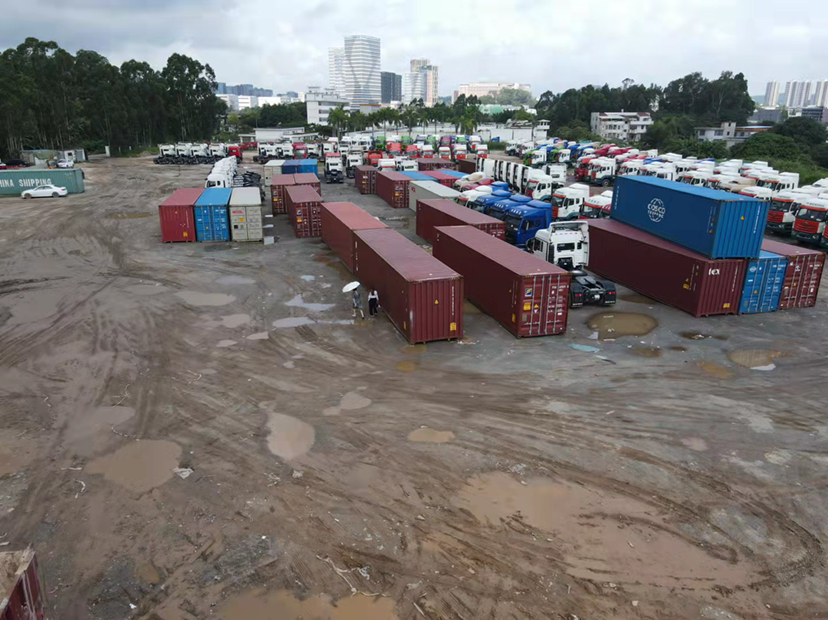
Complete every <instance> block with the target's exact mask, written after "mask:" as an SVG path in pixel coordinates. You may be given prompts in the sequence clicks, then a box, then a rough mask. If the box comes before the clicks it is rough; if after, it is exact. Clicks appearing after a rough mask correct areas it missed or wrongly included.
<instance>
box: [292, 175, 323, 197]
mask: <svg viewBox="0 0 828 620" xmlns="http://www.w3.org/2000/svg"><path fill="white" fill-rule="evenodd" d="M293 182H294V185H310V186H311V187H312V188H313V189H314V191H315V192H316V193H317V194H319V195H320V196H321V195H322V184H321V183H320V182H319V177H318V176H316V175H315V174H313V173H312V172H297V173H296V174H294V175H293Z"/></svg>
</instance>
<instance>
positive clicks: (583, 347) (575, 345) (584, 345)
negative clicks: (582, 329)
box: [569, 344, 601, 353]
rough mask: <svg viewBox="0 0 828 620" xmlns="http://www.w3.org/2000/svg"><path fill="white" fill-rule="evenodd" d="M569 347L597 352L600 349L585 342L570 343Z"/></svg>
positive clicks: (585, 351) (586, 351)
mask: <svg viewBox="0 0 828 620" xmlns="http://www.w3.org/2000/svg"><path fill="white" fill-rule="evenodd" d="M569 347H570V348H572V349H575V350H576V351H583V352H584V353H598V351H600V350H601V349H599V348H598V347H591V346H589V345H586V344H571V345H569Z"/></svg>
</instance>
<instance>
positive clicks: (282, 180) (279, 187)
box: [270, 174, 296, 215]
mask: <svg viewBox="0 0 828 620" xmlns="http://www.w3.org/2000/svg"><path fill="white" fill-rule="evenodd" d="M295 184H296V180H295V175H292V174H277V175H274V176H273V178H272V179H271V181H270V202H271V204H272V205H273V214H274V215H276V214H277V213H287V203H286V202H285V188H287V187H289V186H291V185H295Z"/></svg>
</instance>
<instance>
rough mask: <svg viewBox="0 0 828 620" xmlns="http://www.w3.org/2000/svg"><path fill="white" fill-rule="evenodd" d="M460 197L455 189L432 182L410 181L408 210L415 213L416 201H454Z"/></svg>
mask: <svg viewBox="0 0 828 620" xmlns="http://www.w3.org/2000/svg"><path fill="white" fill-rule="evenodd" d="M459 195H460V192H458V191H457V190H456V189H452V188H451V187H446V186H445V185H441V184H440V183H435V182H434V181H433V180H432V181H411V183H409V184H408V208H409V209H411V210H412V211H414V212H415V213H416V211H417V201H418V200H432V199H445V200H455V199H456V198H457V197H458V196H459Z"/></svg>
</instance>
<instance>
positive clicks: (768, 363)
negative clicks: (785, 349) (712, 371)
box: [727, 349, 785, 370]
mask: <svg viewBox="0 0 828 620" xmlns="http://www.w3.org/2000/svg"><path fill="white" fill-rule="evenodd" d="M779 357H785V354H784V353H782V351H772V350H770V349H736V350H734V351H728V352H727V359H729V360H730V361H731V362H733V363H734V364H739V366H744V367H745V368H750V369H751V370H773V369H774V368H776V364H774V363H773V360H775V359H776V358H779Z"/></svg>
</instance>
